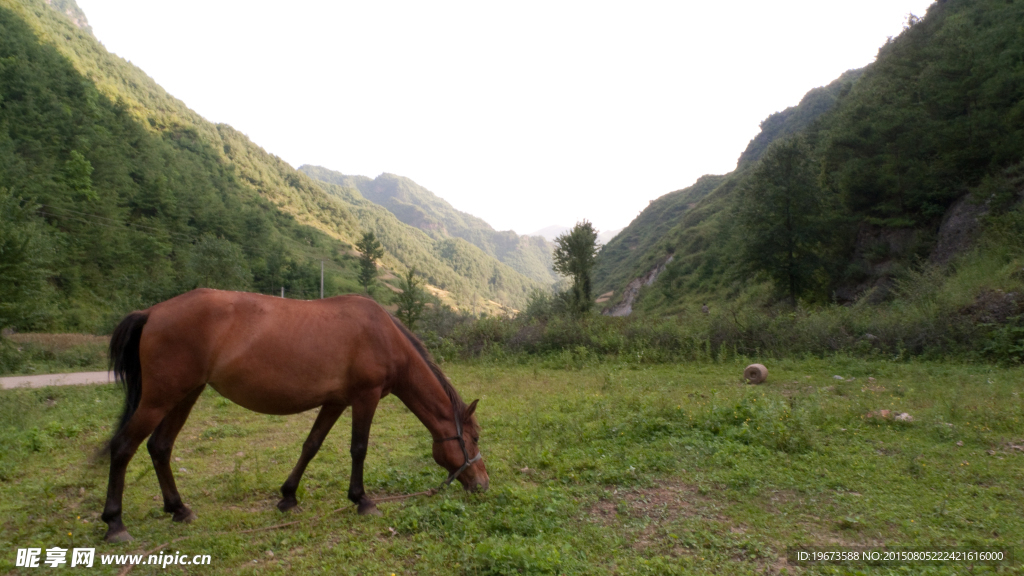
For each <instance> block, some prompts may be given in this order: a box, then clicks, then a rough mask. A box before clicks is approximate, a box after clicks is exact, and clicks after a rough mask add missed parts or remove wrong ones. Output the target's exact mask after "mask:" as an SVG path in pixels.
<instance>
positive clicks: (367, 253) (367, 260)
mask: <svg viewBox="0 0 1024 576" xmlns="http://www.w3.org/2000/svg"><path fill="white" fill-rule="evenodd" d="M356 250H358V251H359V284H361V285H362V287H363V290H364V291H366V293H367V294H369V293H370V286H371V285H372V284H373V281H374V280H376V279H377V260H378V259H380V258H382V257H383V256H384V249H383V248H381V245H380V242H378V241H377V238H376V237H375V236H374V235H373V232H367V233H365V234H363V237H362V238H361V239H360V240H359V242H356Z"/></svg>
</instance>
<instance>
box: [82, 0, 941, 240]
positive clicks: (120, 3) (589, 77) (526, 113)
mask: <svg viewBox="0 0 1024 576" xmlns="http://www.w3.org/2000/svg"><path fill="white" fill-rule="evenodd" d="M78 4H79V5H80V6H81V7H82V9H83V10H84V11H85V14H86V16H87V17H88V19H89V23H90V24H91V25H92V27H93V32H94V33H95V34H96V37H97V38H99V40H100V41H101V42H103V44H104V45H105V46H106V47H107V49H108V50H110V51H112V52H114V53H116V54H118V55H120V56H122V57H124V58H126V59H128V60H130V61H131V62H133V63H134V64H135V65H137V66H139V67H140V68H142V69H143V70H144V71H145V72H146V73H148V74H149V75H150V76H152V77H153V78H154V79H155V80H156V81H157V82H158V83H159V84H160V85H162V86H163V87H164V88H165V89H167V91H168V92H170V93H171V94H172V95H174V96H176V97H177V98H180V99H181V100H183V101H184V102H185V103H186V104H187V105H188V106H189V107H191V108H192V109H194V110H196V111H197V112H199V113H200V114H201V115H203V116H204V117H206V118H207V119H209V120H211V121H214V122H224V123H227V124H230V125H232V126H234V127H235V128H237V129H238V130H240V131H242V132H244V133H245V134H247V135H248V136H249V137H250V138H251V139H252V140H253V141H254V142H256V144H258V145H260V146H262V147H263V148H264V149H266V150H267V151H268V152H270V153H272V154H276V155H278V156H280V157H281V158H283V159H284V160H285V161H287V162H288V163H290V164H291V165H293V166H295V167H298V166H300V165H302V164H318V165H321V166H326V167H327V168H331V169H333V170H337V171H339V172H342V173H345V174H362V175H365V176H370V177H374V176H377V175H378V174H380V173H382V172H390V173H393V174H399V175H402V176H407V177H409V178H411V179H413V180H415V181H416V182H417V183H419V184H420V185H422V186H424V187H426V188H427V189H429V190H431V191H432V192H434V193H435V194H437V195H438V196H441V197H442V198H444V199H445V200H447V201H449V202H450V203H451V204H452V205H454V206H455V207H456V208H457V209H459V210H462V211H465V212H469V213H471V214H474V215H476V216H479V217H481V218H483V219H484V220H486V221H487V222H489V223H490V224H491V225H492V226H494V227H495V228H497V229H499V230H507V229H510V228H511V229H514V230H516V231H517V232H519V233H520V234H525V233H529V232H533V231H534V230H537V229H539V228H542V227H544V226H548V225H551V224H563V225H572V224H573V223H574V222H576V221H578V220H580V219H583V218H587V219H589V220H590V221H592V222H593V223H594V225H595V226H596V227H597V228H598V229H599V230H607V229H612V228H620V227H622V226H625V225H626V224H628V223H629V222H630V221H631V220H632V219H633V218H634V217H635V216H636V215H637V214H638V213H639V211H640V210H642V209H643V208H644V207H645V206H646V205H647V203H648V201H649V200H652V199H654V198H657V197H659V196H661V195H663V194H665V193H667V192H670V191H672V190H677V189H680V188H684V187H686V186H689V185H690V184H692V183H693V181H694V180H696V179H697V178H698V177H700V176H701V175H703V174H712V173H713V174H722V173H725V172H728V171H730V170H732V169H734V168H735V166H736V159H737V157H738V156H739V155H740V152H742V151H743V149H744V148H745V147H746V145H747V142H749V140H750V139H751V138H753V137H754V136H755V135H756V134H757V132H758V124H759V123H760V121H761V120H763V119H764V118H765V117H767V116H768V115H769V114H771V113H773V112H777V111H779V110H783V109H785V108H786V107H788V106H792V105H795V104H796V103H797V102H799V100H800V98H801V97H802V96H803V94H804V93H805V92H807V91H808V90H809V89H811V88H814V87H816V86H822V85H825V84H827V83H829V82H831V81H832V80H833V79H835V78H836V77H837V76H839V75H840V74H841V73H842V72H844V71H845V70H848V69H850V68H858V67H861V66H864V65H866V64H868V63H869V62H871V61H872V60H873V59H874V57H875V54H876V52H877V50H878V47H879V46H881V45H882V44H883V43H884V42H885V39H886V37H887V36H894V35H897V34H898V33H899V32H900V31H901V29H902V25H903V22H904V20H905V18H906V15H907V14H908V13H910V12H913V13H914V14H917V15H919V16H922V15H924V12H925V10H926V8H927V7H928V5H930V4H931V0H860V1H858V2H852V1H843V2H839V1H836V0H780V1H776V2H765V1H764V0H750V1H744V0H738V1H737V0H734V1H718V2H708V1H693V0H688V1H683V0H679V1H675V2H667V1H663V2H630V3H625V2H621V3H610V2H594V1H589V2H551V1H550V0H549V1H547V2H524V1H516V2H504V3H497V2H459V3H456V2H387V1H372V2H368V1H359V2H350V1H337V0H328V1H319V0H317V1H299V2H263V1H255V2H254V1H252V0H245V1H242V0H177V1H175V2H147V1H139V0H78Z"/></svg>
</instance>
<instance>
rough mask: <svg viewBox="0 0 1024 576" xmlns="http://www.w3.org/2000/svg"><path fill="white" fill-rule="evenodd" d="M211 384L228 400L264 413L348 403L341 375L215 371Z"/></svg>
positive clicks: (286, 412) (292, 411) (303, 410)
mask: <svg viewBox="0 0 1024 576" xmlns="http://www.w3.org/2000/svg"><path fill="white" fill-rule="evenodd" d="M209 384H210V386H211V387H212V388H213V389H214V390H216V391H217V392H219V393H220V394H221V396H224V397H225V398H227V399H228V400H231V401H232V402H234V403H235V404H238V405H239V406H242V407H244V408H248V409H249V410H252V411H254V412H261V413H263V414H296V413H298V412H305V411H306V410H310V409H313V408H316V407H317V406H323V405H324V404H338V403H342V404H347V403H348V398H347V394H345V391H344V390H343V387H342V386H341V382H340V379H336V378H324V377H323V376H321V377H318V378H316V379H315V380H311V379H308V378H307V379H297V378H295V377H294V376H286V375H278V376H277V377H275V376H274V375H272V374H271V375H268V374H256V373H241V374H214V375H213V377H212V378H211V379H210V382H209Z"/></svg>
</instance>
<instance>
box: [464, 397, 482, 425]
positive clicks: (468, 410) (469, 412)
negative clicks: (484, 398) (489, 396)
mask: <svg viewBox="0 0 1024 576" xmlns="http://www.w3.org/2000/svg"><path fill="white" fill-rule="evenodd" d="M479 401H480V399H479V398H478V399H476V400H473V402H472V403H471V404H470V405H469V406H466V412H465V414H463V415H462V419H463V420H469V417H470V416H472V415H473V412H474V411H476V403H477V402H479Z"/></svg>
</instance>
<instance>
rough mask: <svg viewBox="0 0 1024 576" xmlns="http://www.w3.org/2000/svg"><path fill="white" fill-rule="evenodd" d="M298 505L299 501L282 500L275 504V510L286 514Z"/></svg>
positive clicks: (291, 499)
mask: <svg viewBox="0 0 1024 576" xmlns="http://www.w3.org/2000/svg"><path fill="white" fill-rule="evenodd" d="M298 505H299V501H298V500H296V499H294V498H282V499H281V501H280V502H278V503H277V509H278V510H280V511H281V512H287V511H289V510H291V509H292V508H295V507H296V506H298Z"/></svg>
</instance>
